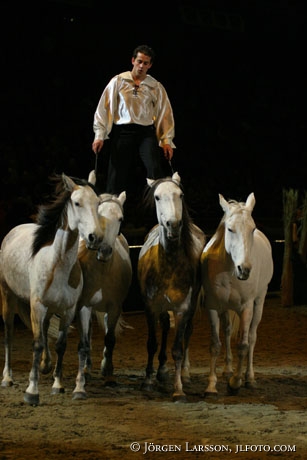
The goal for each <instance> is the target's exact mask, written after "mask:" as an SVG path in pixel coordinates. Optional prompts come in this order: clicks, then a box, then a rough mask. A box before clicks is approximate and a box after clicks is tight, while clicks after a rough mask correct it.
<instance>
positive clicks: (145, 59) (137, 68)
mask: <svg viewBox="0 0 307 460" xmlns="http://www.w3.org/2000/svg"><path fill="white" fill-rule="evenodd" d="M131 62H132V65H133V70H134V72H136V73H137V74H138V75H142V74H143V75H144V74H146V73H147V71H148V69H150V67H151V66H152V64H151V60H150V57H149V56H146V54H143V53H138V54H137V56H136V58H132V60H131Z"/></svg>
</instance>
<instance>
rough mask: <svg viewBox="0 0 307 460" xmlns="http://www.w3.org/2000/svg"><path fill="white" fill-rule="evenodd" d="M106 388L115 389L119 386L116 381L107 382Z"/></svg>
mask: <svg viewBox="0 0 307 460" xmlns="http://www.w3.org/2000/svg"><path fill="white" fill-rule="evenodd" d="M104 386H106V387H109V388H115V387H116V386H117V382H116V381H115V380H106V382H105V384H104Z"/></svg>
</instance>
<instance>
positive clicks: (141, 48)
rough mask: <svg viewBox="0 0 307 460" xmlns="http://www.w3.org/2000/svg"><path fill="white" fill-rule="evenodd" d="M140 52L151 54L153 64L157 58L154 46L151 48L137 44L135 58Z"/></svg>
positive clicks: (134, 52)
mask: <svg viewBox="0 0 307 460" xmlns="http://www.w3.org/2000/svg"><path fill="white" fill-rule="evenodd" d="M138 53H142V54H145V55H146V56H149V57H150V62H151V64H152V63H153V61H154V59H155V52H154V50H153V49H152V48H150V46H147V45H139V46H137V47H136V48H135V49H134V51H133V54H132V56H133V57H134V59H135V58H136V57H137V55H138Z"/></svg>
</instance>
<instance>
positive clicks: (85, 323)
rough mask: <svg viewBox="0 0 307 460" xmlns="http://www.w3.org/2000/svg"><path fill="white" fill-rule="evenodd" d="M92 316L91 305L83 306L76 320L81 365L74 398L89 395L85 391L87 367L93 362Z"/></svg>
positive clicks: (82, 397) (84, 397) (83, 397)
mask: <svg viewBox="0 0 307 460" xmlns="http://www.w3.org/2000/svg"><path fill="white" fill-rule="evenodd" d="M91 318H92V309H91V308H90V307H86V306H83V307H82V308H80V309H79V310H78V311H77V315H76V320H77V328H78V331H79V336H80V340H79V344H78V358H79V367H78V374H77V377H76V386H75V388H74V391H73V399H86V397H87V396H86V391H85V383H86V377H85V369H86V367H87V365H88V364H89V363H91V359H90V358H89V356H90V348H91V343H90V337H91ZM88 360H89V361H88Z"/></svg>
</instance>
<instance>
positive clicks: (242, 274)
mask: <svg viewBox="0 0 307 460" xmlns="http://www.w3.org/2000/svg"><path fill="white" fill-rule="evenodd" d="M250 272H251V268H250V267H245V266H243V265H238V266H237V268H236V276H237V278H238V280H241V281H246V280H247V279H248V278H249V275H250Z"/></svg>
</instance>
